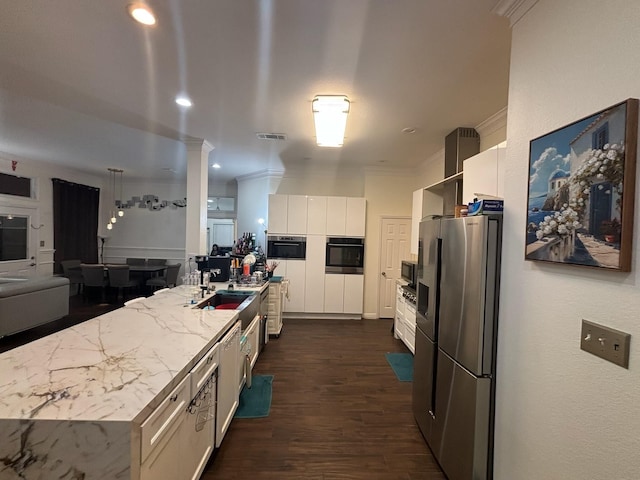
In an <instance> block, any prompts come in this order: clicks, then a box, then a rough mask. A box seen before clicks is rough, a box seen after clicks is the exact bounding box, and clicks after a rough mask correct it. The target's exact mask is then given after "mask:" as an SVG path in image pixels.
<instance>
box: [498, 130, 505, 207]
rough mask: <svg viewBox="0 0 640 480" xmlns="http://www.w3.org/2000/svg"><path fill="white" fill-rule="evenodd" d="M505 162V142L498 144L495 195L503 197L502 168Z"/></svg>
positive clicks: (503, 168)
mask: <svg viewBox="0 0 640 480" xmlns="http://www.w3.org/2000/svg"><path fill="white" fill-rule="evenodd" d="M506 162H507V142H506V141H505V142H502V143H500V144H498V187H497V190H496V191H497V192H498V193H497V196H498V197H500V198H504V170H505V167H506Z"/></svg>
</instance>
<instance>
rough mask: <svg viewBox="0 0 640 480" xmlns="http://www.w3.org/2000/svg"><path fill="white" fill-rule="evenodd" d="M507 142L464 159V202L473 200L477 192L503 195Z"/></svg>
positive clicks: (497, 195)
mask: <svg viewBox="0 0 640 480" xmlns="http://www.w3.org/2000/svg"><path fill="white" fill-rule="evenodd" d="M506 152H507V142H502V143H501V144H499V145H496V146H495V147H491V148H489V149H487V150H485V151H483V152H480V153H478V154H477V155H474V156H473V157H470V158H467V159H466V160H465V161H464V182H463V184H462V202H463V203H464V204H468V203H469V202H472V201H473V199H474V197H475V196H476V195H475V194H476V193H484V194H487V195H493V196H496V197H501V196H502V195H503V194H504V192H503V188H504V167H505V163H504V162H505V158H506Z"/></svg>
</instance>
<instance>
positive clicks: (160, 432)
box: [140, 375, 190, 461]
mask: <svg viewBox="0 0 640 480" xmlns="http://www.w3.org/2000/svg"><path fill="white" fill-rule="evenodd" d="M189 393H190V383H189V376H188V375H187V377H186V378H185V379H184V380H182V382H180V384H179V385H178V386H177V387H176V388H175V389H174V390H173V391H172V392H171V393H170V394H169V395H168V396H167V397H166V398H165V399H164V400H163V401H162V403H161V404H160V405H159V406H158V408H156V409H155V410H154V411H153V412H152V413H151V415H149V417H148V418H147V419H146V420H145V421H144V422H143V423H142V426H141V427H140V430H141V431H140V436H141V452H140V453H141V460H142V461H144V460H145V459H146V458H147V456H148V455H149V453H151V451H152V450H153V449H154V447H155V446H156V445H157V444H158V443H160V441H161V440H162V438H163V437H164V436H165V435H166V434H167V433H168V432H169V431H170V430H171V427H172V426H173V425H174V424H176V423H177V422H179V421H182V420H183V419H184V415H182V414H183V413H184V412H185V411H186V409H187V405H188V403H189Z"/></svg>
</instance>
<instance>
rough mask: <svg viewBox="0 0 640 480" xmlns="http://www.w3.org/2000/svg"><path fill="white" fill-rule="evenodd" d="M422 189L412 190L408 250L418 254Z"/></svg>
mask: <svg viewBox="0 0 640 480" xmlns="http://www.w3.org/2000/svg"><path fill="white" fill-rule="evenodd" d="M423 192H424V189H422V188H421V189H419V190H416V191H415V192H413V205H412V207H411V248H410V249H409V251H410V252H411V253H413V254H414V255H417V254H418V234H419V233H420V220H422V196H423Z"/></svg>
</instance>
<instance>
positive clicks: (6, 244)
mask: <svg viewBox="0 0 640 480" xmlns="http://www.w3.org/2000/svg"><path fill="white" fill-rule="evenodd" d="M39 229H40V223H39V217H38V211H37V210H36V209H35V208H29V207H2V208H1V209H0V275H18V276H21V277H33V276H36V274H37V262H36V256H37V251H38V246H37V243H38V230H39Z"/></svg>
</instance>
